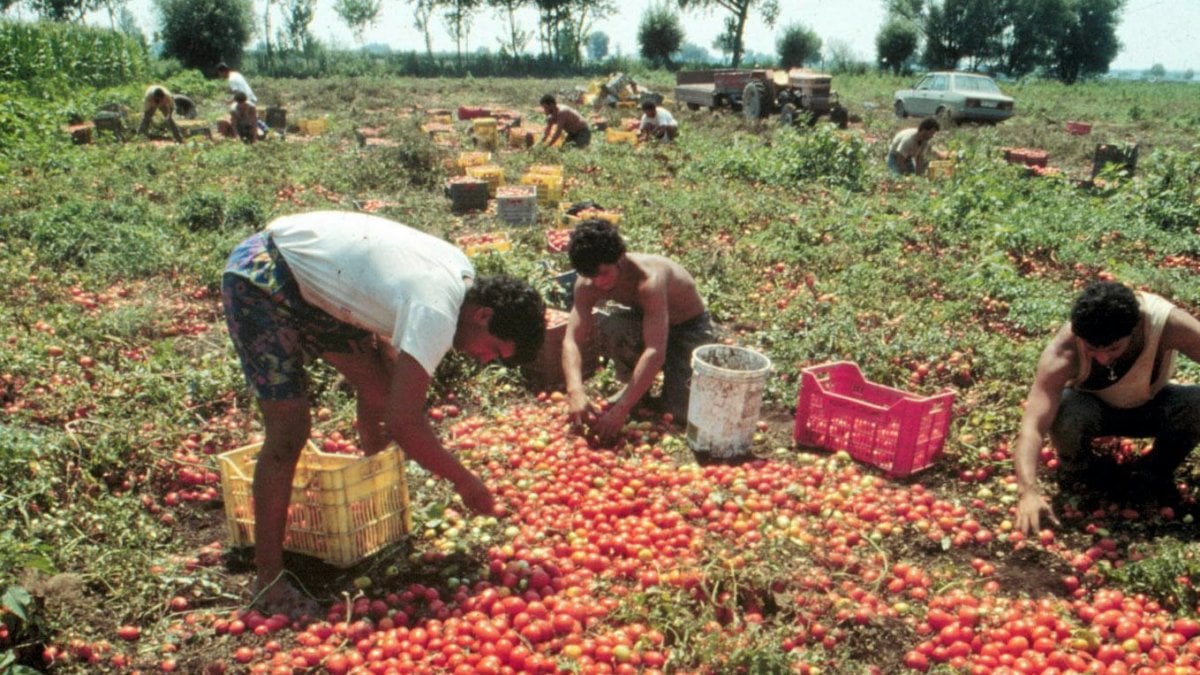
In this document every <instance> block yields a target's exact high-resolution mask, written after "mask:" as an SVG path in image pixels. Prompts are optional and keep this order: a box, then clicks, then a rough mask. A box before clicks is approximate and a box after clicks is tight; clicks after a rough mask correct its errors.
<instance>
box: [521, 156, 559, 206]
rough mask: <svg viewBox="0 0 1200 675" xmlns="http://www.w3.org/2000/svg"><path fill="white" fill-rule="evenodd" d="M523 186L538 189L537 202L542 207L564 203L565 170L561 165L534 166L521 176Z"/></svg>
mask: <svg viewBox="0 0 1200 675" xmlns="http://www.w3.org/2000/svg"><path fill="white" fill-rule="evenodd" d="M521 184H522V185H533V186H535V187H536V188H537V201H538V204H541V205H542V206H553V205H554V204H557V203H558V202H560V201H562V191H563V168H562V165H561V164H534V165H533V166H531V167H529V170H528V171H526V172H525V175H524V176H521Z"/></svg>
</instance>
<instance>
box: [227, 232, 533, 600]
mask: <svg viewBox="0 0 1200 675" xmlns="http://www.w3.org/2000/svg"><path fill="white" fill-rule="evenodd" d="M221 295H222V302H223V305H224V308H225V320H226V323H227V325H228V328H229V334H230V337H231V339H232V341H233V344H234V347H235V349H236V351H237V353H238V357H239V359H240V361H241V365H242V371H243V373H244V374H245V377H246V382H247V383H248V384H249V387H250V390H251V392H252V394H253V395H254V397H255V398H256V399H257V400H258V405H259V409H260V410H261V412H262V419H263V429H264V432H265V437H264V440H263V445H262V450H261V451H260V453H259V457H258V462H257V464H256V466H255V469H254V482H253V496H254V517H255V525H254V537H255V564H256V566H257V576H256V581H255V592H256V593H257V600H256V604H258V605H259V606H260V607H262V608H263V609H264V610H265V611H267V612H268V613H275V612H283V613H287V614H290V615H292V616H298V615H300V614H303V613H305V612H307V611H311V610H312V609H315V608H314V607H312V604H311V601H309V600H308V599H307V598H305V597H304V596H303V595H302V594H300V592H299V591H297V590H296V589H295V588H294V587H293V586H292V585H291V584H289V583H288V582H287V581H286V580H283V579H282V572H283V539H284V535H285V533H286V525H287V509H288V501H289V499H290V496H291V490H292V487H291V486H292V478H293V475H294V473H295V469H296V463H297V460H298V459H299V457H300V453H301V450H302V449H303V447H304V445H305V443H307V442H308V439H309V436H310V431H311V425H312V420H311V412H310V409H309V404H310V402H309V399H308V395H309V388H308V377H307V374H306V372H305V365H306V364H307V363H308V362H311V361H313V360H314V359H316V358H321V359H323V360H324V361H326V362H327V363H329V364H330V365H332V366H333V367H334V368H335V369H337V371H338V372H339V373H341V374H342V375H343V376H344V377H345V378H346V380H347V381H348V382H349V383H350V384H351V385H352V386H353V387H354V390H355V396H356V403H357V417H358V419H357V427H358V434H359V439H360V447H362V449H363V451H364V452H365V453H366V454H368V455H371V454H375V453H377V452H379V451H381V450H383V449H384V448H385V447H386V446H387V445H388V443H389V442H391V441H394V442H395V443H396V444H397V445H398V446H399V447H400V448H401V449H402V450H403V451H404V453H405V454H406V455H407V456H408V457H409V458H411V459H413V460H414V461H416V462H417V463H418V464H420V465H421V466H422V467H424V468H425V469H427V470H428V471H429V472H430V473H432V474H434V475H435V476H438V477H441V478H443V479H446V480H448V481H450V482H451V483H452V484H453V485H454V489H455V491H456V492H457V493H458V494H459V496H460V497H461V498H462V500H463V503H464V504H465V505H466V507H467V508H468V509H470V510H471V511H473V512H475V513H478V514H490V513H491V512H492V511H493V509H494V501H493V498H492V495H491V493H490V492H488V489H487V488H486V487H485V486H484V484H483V483H482V482H481V481H480V480H479V478H478V477H477V476H475V475H474V474H473V473H471V472H470V471H469V470H467V469H466V468H465V467H464V466H463V465H462V464H461V463H460V462H459V461H458V459H457V458H456V457H455V456H454V455H452V454H451V453H450V452H448V451H447V450H446V448H445V447H443V445H442V443H441V441H440V440H439V439H438V437H437V434H436V433H435V432H434V429H433V427H432V426H431V425H430V422H429V420H428V418H427V417H426V416H425V401H426V396H427V395H428V390H429V384H430V382H431V381H432V378H433V373H434V369H435V368H436V367H437V365H438V363H439V362H440V361H441V360H442V358H443V357H444V356H445V355H446V353H447V352H448V351H449V350H450V349H451V348H453V349H456V350H458V351H461V352H463V353H465V354H466V355H467V356H469V357H471V358H473V359H474V360H476V361H478V362H479V363H488V362H490V361H493V360H496V359H503V360H505V361H506V362H509V363H520V362H524V361H529V360H531V359H532V358H533V357H534V355H535V354H536V353H537V350H538V349H539V348H540V346H541V343H542V340H543V338H544V335H545V323H544V316H543V313H544V307H543V304H542V300H541V297H540V296H539V295H538V294H537V292H536V291H535V290H533V289H532V288H531V287H530V286H529V285H528V284H526V283H525V282H523V281H519V280H517V279H513V278H510V277H505V276H495V277H478V276H476V274H475V270H474V268H473V267H472V266H471V262H470V260H469V259H468V258H467V256H466V255H465V254H463V252H462V251H460V250H459V249H458V248H457V247H455V246H454V245H452V244H450V243H449V242H446V241H444V240H442V239H439V238H437V237H434V236H432V235H429V234H426V233H424V232H421V231H419V230H415V229H413V228H410V227H407V226H405V225H401V224H400V223H396V222H393V221H390V220H387V219H384V218H380V217H377V216H372V215H368V214H363V213H347V212H338V211H317V212H311V213H301V214H297V215H291V216H284V217H282V218H277V219H276V220H274V221H272V222H271V223H269V224H268V225H267V227H266V229H265V230H263V231H262V232H259V233H257V234H255V235H252V236H251V237H249V238H248V239H246V240H245V241H243V242H242V243H241V244H239V245H238V246H237V247H236V248H235V249H234V251H233V253H232V254H231V255H230V257H229V261H228V263H227V265H226V268H225V273H224V276H223V278H222V283H221Z"/></svg>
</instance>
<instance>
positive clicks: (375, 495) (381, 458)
mask: <svg viewBox="0 0 1200 675" xmlns="http://www.w3.org/2000/svg"><path fill="white" fill-rule="evenodd" d="M261 449H262V444H261V443H257V444H255V445H248V446H246V447H243V448H238V449H237V450H230V451H229V452H226V453H224V454H222V455H220V456H219V458H218V461H219V463H220V466H221V489H222V491H223V493H224V498H225V517H226V521H227V524H228V527H229V538H230V544H231V545H232V546H234V547H240V546H250V545H252V544H254V494H253V489H252V488H253V483H254V467H255V464H256V463H257V460H258V453H259V451H260V450H261ZM411 529H412V513H411V509H410V508H409V498H408V481H407V479H406V477H405V472H404V455H403V454H401V452H400V451H399V450H397V449H396V448H394V447H392V448H389V449H387V450H384V451H383V452H380V453H378V454H375V455H372V456H370V457H357V456H354V455H340V454H332V453H325V452H321V451H320V450H318V449H317V447H316V446H315V445H313V444H312V443H309V444H308V445H307V446H306V447H305V449H304V451H303V452H302V453H301V454H300V460H299V462H298V463H297V465H296V473H295V475H294V476H293V478H292V495H291V500H290V502H289V504H288V513H287V533H286V535H285V537H284V540H283V547H284V548H285V549H287V550H288V551H294V552H296V553H302V554H304V555H310V556H313V557H315V558H320V559H321V560H324V561H325V562H327V563H329V564H330V565H334V566H336V567H349V566H351V565H354V564H355V563H358V562H359V561H361V560H362V559H363V558H365V557H367V556H369V555H371V554H373V553H376V552H378V551H380V550H382V549H383V548H385V547H387V546H390V545H391V544H394V543H396V542H397V541H399V540H400V538H401V537H403V536H404V535H405V534H407V533H408V532H409V531H410V530H411Z"/></svg>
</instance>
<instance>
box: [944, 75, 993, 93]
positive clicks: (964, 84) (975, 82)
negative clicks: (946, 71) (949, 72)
mask: <svg viewBox="0 0 1200 675" xmlns="http://www.w3.org/2000/svg"><path fill="white" fill-rule="evenodd" d="M954 84H955V88H956V89H958V90H959V91H976V92H979V93H981V94H999V93H1000V87H997V86H996V83H995V82H994V81H992V79H991V78H989V77H979V76H975V75H957V76H955V78H954Z"/></svg>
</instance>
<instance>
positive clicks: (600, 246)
mask: <svg viewBox="0 0 1200 675" xmlns="http://www.w3.org/2000/svg"><path fill="white" fill-rule="evenodd" d="M622 255H625V240H624V239H621V233H620V232H618V231H617V227H616V226H615V225H613V224H612V223H610V222H608V221H607V220H601V219H599V218H589V219H588V220H585V221H583V222H582V223H579V224H578V225H576V226H575V229H574V231H572V232H571V240H570V242H569V243H568V244H567V256H568V257H569V258H570V259H571V266H572V267H574V268H575V271H576V272H578V273H579V274H580V275H581V276H585V277H594V276H596V273H597V272H599V271H600V266H601V265H613V264H615V263H616V262H617V261H618V260H620V259H621V256H622Z"/></svg>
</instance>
